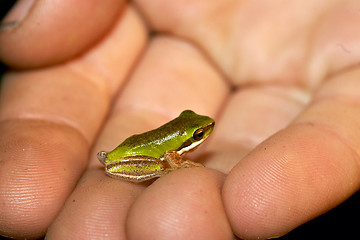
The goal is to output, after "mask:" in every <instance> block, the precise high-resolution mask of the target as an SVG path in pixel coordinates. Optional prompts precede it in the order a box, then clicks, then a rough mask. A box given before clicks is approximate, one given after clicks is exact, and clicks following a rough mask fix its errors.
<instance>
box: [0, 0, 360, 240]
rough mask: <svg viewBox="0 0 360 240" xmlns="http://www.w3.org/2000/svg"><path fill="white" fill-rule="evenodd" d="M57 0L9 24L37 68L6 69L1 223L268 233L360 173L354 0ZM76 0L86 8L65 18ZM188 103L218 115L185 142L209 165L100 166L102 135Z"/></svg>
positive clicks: (355, 185)
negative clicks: (151, 174)
mask: <svg viewBox="0 0 360 240" xmlns="http://www.w3.org/2000/svg"><path fill="white" fill-rule="evenodd" d="M52 2H55V1H38V2H37V4H36V5H34V6H33V8H31V11H30V13H29V15H28V16H27V17H26V18H25V19H24V22H23V23H21V24H19V25H17V27H15V28H14V29H6V31H4V30H3V31H2V32H0V49H1V51H0V55H1V56H0V58H1V59H2V61H3V62H5V63H7V64H8V65H9V67H13V68H22V69H27V70H25V71H18V72H16V71H13V72H11V73H8V74H5V75H4V77H3V79H2V82H1V84H2V85H1V89H0V91H1V92H0V136H3V137H2V138H0V149H1V150H0V206H2V207H1V208H0V234H1V235H4V236H9V237H13V238H36V237H40V236H43V235H44V234H45V233H46V237H47V238H48V239H87V238H89V236H92V237H94V238H99V239H101V238H104V237H107V238H109V239H114V238H119V239H126V238H127V239H184V238H185V237H186V239H189V236H190V239H232V237H233V236H232V234H235V235H236V236H238V237H239V238H243V239H266V238H269V237H274V236H279V235H283V234H286V233H287V232H289V231H291V230H292V229H293V228H295V227H297V226H299V225H300V224H302V223H304V222H306V221H309V220H310V219H312V218H314V217H316V216H318V215H320V214H322V213H324V212H326V211H328V210H329V209H331V208H333V207H334V206H336V205H338V204H339V203H341V202H343V201H344V200H346V199H347V198H348V197H349V196H351V195H352V194H353V193H354V192H355V191H357V190H358V189H359V187H360V180H359V179H360V168H359V163H360V160H359V150H358V148H357V146H359V144H360V137H359V136H360V133H359V129H360V126H359V125H360V122H359V119H360V111H359V109H360V108H359V103H360V95H359V94H358V89H359V87H360V83H359V81H358V78H359V76H360V69H359V67H358V62H359V57H360V48H359V46H358V42H359V38H360V31H359V29H358V27H357V26H356V24H353V23H354V22H358V21H359V20H360V19H359V17H360V15H359V14H358V9H359V8H360V5H359V3H358V1H335V0H332V1H328V0H326V1H325V0H323V1H316V2H314V3H312V2H311V3H310V2H309V3H306V2H304V1H295V0H294V1H288V2H286V3H284V2H281V5H279V4H280V3H277V1H260V0H258V1H256V0H255V1H253V0H251V1H250V0H249V1H235V0H233V1H231V0H228V1H220V0H219V1H211V2H209V1H204V0H197V1H188V2H186V1H185V2H184V1H163V0H153V1H141V0H138V1H135V3H133V2H130V3H128V4H127V5H126V4H124V3H123V2H120V1H109V2H112V3H109V4H108V5H104V6H103V7H102V9H101V10H102V13H99V14H93V13H94V12H96V9H97V7H98V6H96V4H94V3H92V1H59V2H56V5H54V6H51V4H53V3H52ZM70 2H71V3H70ZM115 2H116V3H115ZM45 4H46V5H45ZM54 4H55V3H54ZM62 4H64V5H63V6H62ZM70 4H71V5H70ZM69 5H70V8H71V9H82V8H83V7H84V6H85V5H86V7H85V8H84V9H87V10H86V11H85V10H84V11H81V10H78V11H76V13H77V14H78V15H80V19H83V20H82V21H76V24H67V25H66V28H65V29H66V32H63V31H59V28H58V27H59V24H60V25H61V23H63V22H64V20H65V19H68V18H66V17H65V16H67V15H66V14H67V13H69V14H71V12H72V11H67V10H66V9H67V8H69ZM55 6H56V7H55ZM61 6H62V7H61ZM81 6H82V7H81ZM46 9H51V11H50V10H49V11H46ZM54 12H55V13H57V14H54ZM107 12H108V13H109V14H105V13H107ZM40 13H41V14H40ZM47 14H49V16H51V21H48V19H49V18H50V17H46V16H47ZM114 16H116V17H114ZM93 18H95V19H93ZM87 19H90V20H91V19H92V20H94V22H95V23H96V24H99V25H98V26H97V27H95V28H94V25H92V24H88V21H87ZM42 22H44V23H45V22H46V24H47V30H48V31H45V32H46V34H44V33H39V32H34V34H32V35H31V36H28V34H26V33H29V32H33V29H32V28H33V26H34V24H35V23H42ZM78 24H81V25H80V27H79V25H78ZM42 26H44V25H42ZM79 29H81V31H80V32H79ZM150 32H151V37H149V35H150ZM85 33H86V34H85ZM22 34H23V35H22ZM77 34H80V35H82V34H83V35H82V37H79V38H75V39H77V40H76V41H75V42H76V44H65V45H64V46H62V45H61V44H62V42H63V41H59V43H57V44H50V45H49V44H46V43H49V42H52V41H54V39H60V40H61V39H66V37H68V36H78V35H77ZM24 36H25V37H24ZM12 41H15V42H16V44H17V46H19V47H13V46H12ZM32 41H35V42H36V43H37V44H36V46H37V47H36V48H35V50H36V51H34V48H31V47H24V46H26V43H29V42H32ZM30 45H32V46H33V44H30ZM20 46H23V47H20ZM42 46H44V47H42ZM3 49H9V50H8V51H3ZM10 50H11V51H10ZM60 53H61V54H60ZM66 60H67V62H65V63H62V64H58V65H53V64H54V63H59V62H64V61H66ZM35 66H36V67H37V68H36V69H34V67H35ZM344 83H346V84H344ZM188 108H189V109H192V110H194V111H195V112H197V113H199V114H205V115H209V116H211V117H214V118H215V121H216V127H215V130H214V133H213V134H212V136H211V137H210V138H209V140H207V142H206V143H204V144H203V145H202V146H201V147H199V149H198V150H197V151H196V152H194V153H193V154H192V155H190V156H189V158H191V159H192V160H196V159H198V160H199V161H201V162H202V163H204V164H205V166H207V167H209V168H193V169H181V170H179V171H176V172H173V173H170V174H168V175H166V176H164V177H162V178H160V179H158V180H156V181H154V182H153V183H152V184H151V185H150V186H149V187H147V186H148V185H149V184H150V183H143V184H132V183H128V182H124V181H119V180H116V179H112V178H109V177H107V176H106V175H105V173H104V170H103V168H102V166H101V164H100V163H99V162H98V160H97V159H96V153H97V152H98V151H99V150H109V149H112V148H114V147H115V146H116V145H117V144H118V143H119V142H121V141H122V140H124V139H125V138H126V137H128V136H129V135H131V134H134V133H141V132H144V131H146V130H149V129H153V128H155V127H158V126H160V125H161V124H163V123H165V122H167V121H169V120H171V119H172V118H174V117H176V116H177V115H178V114H179V113H180V112H181V111H182V110H184V109H188ZM229 171H230V172H229Z"/></svg>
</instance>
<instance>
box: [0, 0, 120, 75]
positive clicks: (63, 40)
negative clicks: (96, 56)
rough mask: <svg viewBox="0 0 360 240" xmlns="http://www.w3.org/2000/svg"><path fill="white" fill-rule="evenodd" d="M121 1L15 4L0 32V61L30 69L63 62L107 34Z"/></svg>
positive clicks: (25, 0)
mask: <svg viewBox="0 0 360 240" xmlns="http://www.w3.org/2000/svg"><path fill="white" fill-rule="evenodd" d="M123 2H124V1H117V0H110V1H104V2H102V3H101V7H99V4H98V3H99V2H98V1H96V0H85V1H84V0H80V1H71V0H63V1H33V0H21V1H18V2H17V3H16V4H15V6H14V7H13V9H12V10H10V12H9V13H8V14H7V16H5V18H4V19H3V21H2V23H1V28H0V53H1V54H0V61H2V62H4V63H5V64H7V65H9V66H11V67H13V68H34V67H40V66H44V65H51V64H56V63H59V62H63V61H66V60H68V59H70V58H72V57H74V56H76V55H78V54H80V53H82V52H83V51H84V50H85V49H87V48H88V47H90V46H91V45H93V44H94V43H95V42H96V41H97V40H98V39H99V38H100V37H101V36H102V35H103V34H104V33H105V32H106V31H108V30H109V29H110V27H111V25H112V23H113V22H114V21H115V19H116V17H117V16H118V13H119V11H120V10H121V6H122V5H123Z"/></svg>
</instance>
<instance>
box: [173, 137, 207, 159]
mask: <svg viewBox="0 0 360 240" xmlns="http://www.w3.org/2000/svg"><path fill="white" fill-rule="evenodd" d="M205 139H206V138H203V139H201V140H200V141H197V142H193V143H192V144H190V145H189V146H187V147H184V148H182V149H180V150H179V151H177V153H178V154H179V155H181V154H183V153H186V152H189V151H191V150H193V149H194V148H196V147H197V146H199V145H200V144H201V143H202V142H203V141H205Z"/></svg>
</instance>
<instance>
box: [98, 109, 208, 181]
mask: <svg viewBox="0 0 360 240" xmlns="http://www.w3.org/2000/svg"><path fill="white" fill-rule="evenodd" d="M214 125H215V121H214V120H213V119H212V118H210V117H208V116H202V115H198V114H196V113H194V112H193V111H191V110H185V111H183V112H182V113H181V114H180V115H179V116H178V117H177V118H175V119H174V120H172V121H170V122H168V123H166V124H165V125H163V126H161V127H159V128H157V129H154V130H152V131H149V132H145V133H142V134H137V135H133V136H130V137H129V138H127V139H125V141H124V142H122V143H121V144H120V145H119V146H117V147H116V148H115V149H114V150H112V151H110V152H105V151H101V152H99V153H98V154H97V157H98V159H99V161H100V162H101V163H102V164H103V165H105V171H106V173H107V174H108V175H109V176H111V177H115V178H120V179H124V180H128V181H131V182H142V181H146V180H149V179H152V178H155V177H160V176H163V175H165V174H167V173H169V172H171V171H173V170H176V169H179V168H187V167H198V166H202V164H200V163H195V162H192V161H189V160H184V159H183V156H184V154H185V153H187V152H189V151H192V150H194V149H195V148H196V147H198V146H199V145H200V144H201V143H202V142H204V141H205V139H207V137H208V136H209V135H210V133H211V132H212V131H213V129H214Z"/></svg>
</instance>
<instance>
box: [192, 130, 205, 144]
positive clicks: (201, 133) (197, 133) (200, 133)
mask: <svg viewBox="0 0 360 240" xmlns="http://www.w3.org/2000/svg"><path fill="white" fill-rule="evenodd" d="M203 137H204V129H203V128H200V129H198V130H196V131H195V132H194V134H193V138H194V139H195V140H196V141H199V140H201V139H202V138H203Z"/></svg>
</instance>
